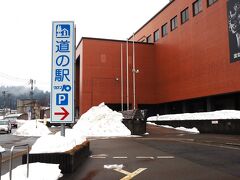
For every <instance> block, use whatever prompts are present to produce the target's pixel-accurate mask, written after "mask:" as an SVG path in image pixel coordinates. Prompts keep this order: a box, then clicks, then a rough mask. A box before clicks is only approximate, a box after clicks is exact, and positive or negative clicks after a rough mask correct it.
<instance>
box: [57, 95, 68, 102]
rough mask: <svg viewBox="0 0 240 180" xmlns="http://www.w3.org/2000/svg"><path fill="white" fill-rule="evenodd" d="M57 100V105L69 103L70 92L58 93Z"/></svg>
mask: <svg viewBox="0 0 240 180" xmlns="http://www.w3.org/2000/svg"><path fill="white" fill-rule="evenodd" d="M56 101H57V102H56V104H57V105H68V94H66V93H59V94H57V97H56Z"/></svg>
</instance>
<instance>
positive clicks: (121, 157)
mask: <svg viewBox="0 0 240 180" xmlns="http://www.w3.org/2000/svg"><path fill="white" fill-rule="evenodd" d="M127 158H128V157H126V156H116V157H113V159H127Z"/></svg>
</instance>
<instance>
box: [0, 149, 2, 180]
mask: <svg viewBox="0 0 240 180" xmlns="http://www.w3.org/2000/svg"><path fill="white" fill-rule="evenodd" d="M1 176H2V152H0V180H1Z"/></svg>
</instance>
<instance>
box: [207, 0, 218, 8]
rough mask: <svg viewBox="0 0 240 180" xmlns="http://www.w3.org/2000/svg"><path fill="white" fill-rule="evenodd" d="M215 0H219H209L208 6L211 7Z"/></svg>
mask: <svg viewBox="0 0 240 180" xmlns="http://www.w3.org/2000/svg"><path fill="white" fill-rule="evenodd" d="M215 2H217V0H207V6H208V7H209V6H211V5H212V4H213V3H215Z"/></svg>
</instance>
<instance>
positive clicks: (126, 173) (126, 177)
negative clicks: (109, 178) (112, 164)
mask: <svg viewBox="0 0 240 180" xmlns="http://www.w3.org/2000/svg"><path fill="white" fill-rule="evenodd" d="M146 169H147V168H139V169H137V170H136V171H134V172H132V173H130V172H128V171H125V170H123V169H114V170H115V171H117V172H120V173H122V174H125V175H127V176H125V177H123V178H121V179H120V180H130V179H132V178H133V177H135V176H137V175H138V174H140V173H141V172H143V171H144V170H146Z"/></svg>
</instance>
